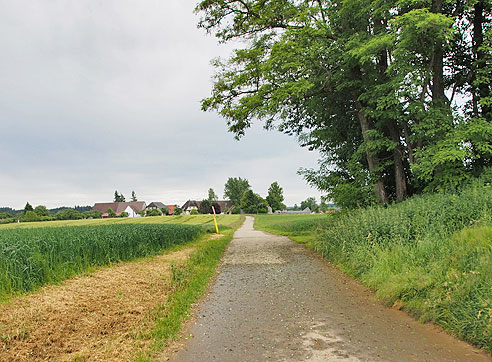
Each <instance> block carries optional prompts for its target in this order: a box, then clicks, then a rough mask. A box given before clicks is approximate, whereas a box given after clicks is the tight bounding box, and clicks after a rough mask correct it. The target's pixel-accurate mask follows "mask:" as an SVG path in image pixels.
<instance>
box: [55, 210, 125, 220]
mask: <svg viewBox="0 0 492 362" xmlns="http://www.w3.org/2000/svg"><path fill="white" fill-rule="evenodd" d="M113 212H114V211H113ZM55 216H56V219H57V220H79V219H82V214H81V213H80V212H78V211H77V210H74V209H65V210H61V211H58V212H57V213H56V215H55ZM115 216H116V214H115Z"/></svg>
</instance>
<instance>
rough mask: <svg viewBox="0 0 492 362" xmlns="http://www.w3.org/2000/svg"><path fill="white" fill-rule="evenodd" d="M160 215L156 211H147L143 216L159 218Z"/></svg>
mask: <svg viewBox="0 0 492 362" xmlns="http://www.w3.org/2000/svg"><path fill="white" fill-rule="evenodd" d="M161 215H162V213H161V212H160V211H159V210H157V209H152V210H147V211H146V212H145V216H161Z"/></svg>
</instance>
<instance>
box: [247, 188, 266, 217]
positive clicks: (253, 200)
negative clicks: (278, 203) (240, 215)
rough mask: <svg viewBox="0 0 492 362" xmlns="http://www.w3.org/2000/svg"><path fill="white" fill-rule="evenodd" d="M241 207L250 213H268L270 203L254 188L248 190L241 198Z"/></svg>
mask: <svg viewBox="0 0 492 362" xmlns="http://www.w3.org/2000/svg"><path fill="white" fill-rule="evenodd" d="M241 209H242V210H243V211H244V212H245V213H248V214H266V213H267V212H268V203H267V202H266V200H265V199H263V198H262V197H261V196H260V195H258V194H256V193H254V192H253V191H252V190H247V191H246V192H245V193H244V194H243V197H242V198H241Z"/></svg>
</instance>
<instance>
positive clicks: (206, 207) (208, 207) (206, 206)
mask: <svg viewBox="0 0 492 362" xmlns="http://www.w3.org/2000/svg"><path fill="white" fill-rule="evenodd" d="M198 212H199V213H200V214H211V213H212V203H211V202H210V201H209V200H207V199H205V200H202V202H200V206H199V207H198Z"/></svg>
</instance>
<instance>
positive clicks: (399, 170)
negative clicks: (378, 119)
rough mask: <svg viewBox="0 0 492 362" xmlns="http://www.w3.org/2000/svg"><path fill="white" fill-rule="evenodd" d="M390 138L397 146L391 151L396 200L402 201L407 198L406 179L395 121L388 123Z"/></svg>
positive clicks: (401, 148)
mask: <svg viewBox="0 0 492 362" xmlns="http://www.w3.org/2000/svg"><path fill="white" fill-rule="evenodd" d="M388 130H389V133H390V138H391V140H392V141H393V142H396V143H397V144H398V145H397V146H396V147H395V148H394V149H393V167H394V169H395V186H396V200H398V201H402V200H404V199H405V198H406V197H407V179H406V175H405V168H404V167H403V147H402V145H401V141H400V133H399V132H398V125H397V123H396V121H394V120H391V121H389V122H388Z"/></svg>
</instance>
